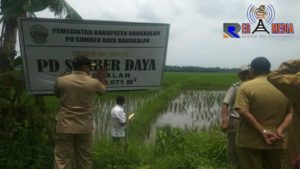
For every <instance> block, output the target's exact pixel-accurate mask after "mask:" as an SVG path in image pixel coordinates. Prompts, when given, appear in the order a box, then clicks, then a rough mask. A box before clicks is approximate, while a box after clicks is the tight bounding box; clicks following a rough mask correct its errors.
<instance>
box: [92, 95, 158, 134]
mask: <svg viewBox="0 0 300 169" xmlns="http://www.w3.org/2000/svg"><path fill="white" fill-rule="evenodd" d="M154 96H155V93H153V94H151V95H147V96H146V97H145V96H139V97H129V99H128V96H126V95H124V97H125V98H126V103H125V105H124V109H125V112H130V113H131V112H135V113H136V110H137V109H138V108H140V107H141V106H142V105H143V104H144V103H145V102H146V101H148V100H149V99H151V98H152V97H154ZM115 104H116V102H115V98H109V99H107V98H101V97H100V98H99V99H98V100H97V103H96V105H97V106H96V113H95V117H94V137H95V138H100V137H103V136H104V137H106V136H110V130H111V121H110V120H111V119H110V111H111V109H112V108H113V106H114V105H115Z"/></svg>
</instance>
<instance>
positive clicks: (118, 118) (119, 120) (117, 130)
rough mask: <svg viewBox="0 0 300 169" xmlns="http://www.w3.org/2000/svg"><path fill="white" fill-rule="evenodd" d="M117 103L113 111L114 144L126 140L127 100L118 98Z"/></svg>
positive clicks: (112, 129)
mask: <svg viewBox="0 0 300 169" xmlns="http://www.w3.org/2000/svg"><path fill="white" fill-rule="evenodd" d="M116 103H117V104H116V105H115V106H114V107H113V108H112V110H111V135H112V140H113V142H119V141H120V140H121V139H124V138H125V125H126V113H125V112H124V108H123V105H124V103H125V98H124V97H123V96H118V97H117V98H116Z"/></svg>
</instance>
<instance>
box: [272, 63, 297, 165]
mask: <svg viewBox="0 0 300 169" xmlns="http://www.w3.org/2000/svg"><path fill="white" fill-rule="evenodd" d="M268 80H269V81H270V82H271V83H272V84H273V85H274V86H276V87H277V88H278V89H279V90H280V91H282V92H283V93H284V94H285V95H286V96H287V97H288V98H289V99H290V100H291V101H292V102H293V108H294V114H293V120H292V123H291V127H290V131H289V132H290V134H289V141H288V153H289V156H290V159H291V161H292V162H294V165H295V166H296V162H295V161H296V159H297V158H298V160H299V162H298V163H299V164H298V167H300V60H291V61H287V62H284V63H283V64H281V66H280V67H279V69H278V70H276V71H273V72H271V74H270V75H269V77H268ZM295 166H294V168H296V167H295Z"/></svg>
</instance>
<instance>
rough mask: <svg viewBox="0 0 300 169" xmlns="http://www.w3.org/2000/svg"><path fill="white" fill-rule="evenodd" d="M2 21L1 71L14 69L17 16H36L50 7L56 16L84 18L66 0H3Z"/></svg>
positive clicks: (0, 7)
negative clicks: (35, 14) (35, 13)
mask: <svg viewBox="0 0 300 169" xmlns="http://www.w3.org/2000/svg"><path fill="white" fill-rule="evenodd" d="M0 5H1V6H0V9H1V11H0V15H2V17H1V18H0V23H2V27H3V28H2V32H1V37H0V73H3V72H7V71H10V70H13V68H14V66H13V61H14V59H15V57H16V51H15V47H16V37H17V29H18V25H17V18H18V17H29V16H34V12H38V11H41V10H44V9H46V8H48V9H49V10H50V11H51V12H54V14H55V15H56V16H60V17H65V18H66V19H82V18H81V17H80V15H79V14H78V13H77V12H76V11H75V10H74V9H73V8H72V7H71V6H70V5H69V4H68V3H67V2H66V1H65V0H1V4H0Z"/></svg>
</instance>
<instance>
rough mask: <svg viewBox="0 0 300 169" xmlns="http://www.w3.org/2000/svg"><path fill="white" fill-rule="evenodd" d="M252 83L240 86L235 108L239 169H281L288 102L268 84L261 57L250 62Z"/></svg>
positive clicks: (266, 68) (266, 63)
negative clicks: (237, 114) (236, 111)
mask: <svg viewBox="0 0 300 169" xmlns="http://www.w3.org/2000/svg"><path fill="white" fill-rule="evenodd" d="M250 66H251V73H253V77H254V79H253V80H250V81H247V82H245V83H243V84H242V85H241V87H240V88H239V90H238V93H237V96H236V101H235V108H237V109H238V111H239V113H240V115H241V122H240V126H239V130H238V132H237V138H236V143H237V146H238V148H237V149H238V157H239V160H240V165H241V168H242V169H281V168H282V167H281V156H282V150H284V149H285V148H286V143H285V142H286V138H285V137H286V135H285V134H284V132H285V130H286V128H287V127H288V125H289V124H290V121H291V116H292V113H291V110H290V104H289V100H288V99H287V98H286V97H285V96H284V95H283V94H282V93H281V92H280V91H279V90H277V89H276V88H275V87H274V86H273V85H272V84H271V83H269V82H268V81H267V75H268V74H269V72H270V67H271V64H270V62H269V61H268V60H267V59H266V58H264V57H258V58H255V59H254V60H253V61H252V62H251V65H250Z"/></svg>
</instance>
